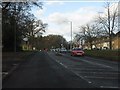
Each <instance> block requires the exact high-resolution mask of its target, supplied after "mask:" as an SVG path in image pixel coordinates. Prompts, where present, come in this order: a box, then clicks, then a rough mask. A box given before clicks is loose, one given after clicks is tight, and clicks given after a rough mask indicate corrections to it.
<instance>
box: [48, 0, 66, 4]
mask: <svg viewBox="0 0 120 90" xmlns="http://www.w3.org/2000/svg"><path fill="white" fill-rule="evenodd" d="M63 4H64V2H63V1H58V0H47V2H46V5H63Z"/></svg>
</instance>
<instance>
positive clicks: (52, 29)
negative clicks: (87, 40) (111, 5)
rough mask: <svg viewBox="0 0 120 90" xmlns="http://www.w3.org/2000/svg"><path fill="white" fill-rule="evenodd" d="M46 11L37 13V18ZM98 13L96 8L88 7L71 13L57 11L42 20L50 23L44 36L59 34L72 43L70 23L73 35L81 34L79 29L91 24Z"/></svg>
mask: <svg viewBox="0 0 120 90" xmlns="http://www.w3.org/2000/svg"><path fill="white" fill-rule="evenodd" d="M54 4H55V3H54ZM45 11H46V9H44V10H38V11H36V13H35V15H36V16H40V15H43V13H44V12H45ZM97 11H98V10H97V9H96V7H92V6H91V7H90V6H88V7H81V8H79V9H77V10H74V11H70V12H59V11H57V12H54V13H51V14H49V15H48V16H45V17H42V20H43V21H44V22H46V23H48V29H47V30H46V33H45V34H44V35H48V34H59V35H63V36H64V37H65V38H66V39H67V41H70V40H71V37H70V35H71V31H70V30H71V28H70V22H69V21H72V24H73V25H72V30H73V33H76V32H79V27H80V26H81V25H84V24H86V23H88V22H90V21H91V20H92V19H93V18H94V17H95V15H96V14H97ZM64 21H66V22H64ZM73 37H74V34H73Z"/></svg>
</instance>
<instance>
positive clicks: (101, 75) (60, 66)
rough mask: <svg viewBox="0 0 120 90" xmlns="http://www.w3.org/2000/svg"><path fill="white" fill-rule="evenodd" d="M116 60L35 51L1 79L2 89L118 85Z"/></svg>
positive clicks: (111, 86)
mask: <svg viewBox="0 0 120 90" xmlns="http://www.w3.org/2000/svg"><path fill="white" fill-rule="evenodd" d="M119 73H120V72H118V63H117V62H112V61H105V60H101V59H94V58H90V57H72V56H70V55H69V54H62V56H61V55H60V56H57V55H56V54H55V53H54V52H38V53H36V54H35V55H34V56H31V58H29V59H28V60H26V62H24V63H23V64H21V65H20V66H19V68H17V69H16V70H15V71H14V73H13V74H12V75H11V76H10V77H9V78H8V79H7V80H5V81H4V83H3V87H2V88H3V89H4V88H118V79H119V78H118V74H119Z"/></svg>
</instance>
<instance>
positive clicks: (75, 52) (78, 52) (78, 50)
mask: <svg viewBox="0 0 120 90" xmlns="http://www.w3.org/2000/svg"><path fill="white" fill-rule="evenodd" d="M84 55H85V52H84V51H83V50H82V49H81V48H74V49H73V50H72V51H71V56H84Z"/></svg>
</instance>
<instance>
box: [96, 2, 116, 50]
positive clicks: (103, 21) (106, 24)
mask: <svg viewBox="0 0 120 90" xmlns="http://www.w3.org/2000/svg"><path fill="white" fill-rule="evenodd" d="M111 5H112V4H111V3H106V6H105V8H106V10H107V12H106V15H104V16H103V17H102V16H99V18H98V23H99V26H101V27H103V28H104V31H105V32H106V34H107V36H108V37H109V48H110V49H112V35H113V32H114V30H115V29H116V27H117V23H118V22H117V17H118V13H117V7H115V8H114V10H113V9H112V6H111Z"/></svg>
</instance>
